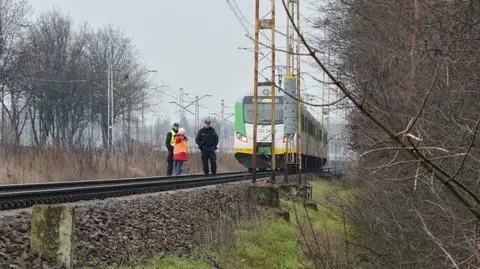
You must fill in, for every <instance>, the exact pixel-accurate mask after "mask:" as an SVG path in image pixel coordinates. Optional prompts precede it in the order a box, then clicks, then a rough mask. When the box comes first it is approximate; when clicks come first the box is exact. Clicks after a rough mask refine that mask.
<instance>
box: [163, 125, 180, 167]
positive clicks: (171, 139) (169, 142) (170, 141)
mask: <svg viewBox="0 0 480 269" xmlns="http://www.w3.org/2000/svg"><path fill="white" fill-rule="evenodd" d="M179 126H180V125H179V124H178V123H176V122H175V123H174V124H173V125H172V129H171V130H170V131H169V132H168V133H167V137H166V138H165V146H166V147H167V150H168V156H167V176H171V175H172V172H173V145H174V143H175V136H176V135H177V132H178V127H179Z"/></svg>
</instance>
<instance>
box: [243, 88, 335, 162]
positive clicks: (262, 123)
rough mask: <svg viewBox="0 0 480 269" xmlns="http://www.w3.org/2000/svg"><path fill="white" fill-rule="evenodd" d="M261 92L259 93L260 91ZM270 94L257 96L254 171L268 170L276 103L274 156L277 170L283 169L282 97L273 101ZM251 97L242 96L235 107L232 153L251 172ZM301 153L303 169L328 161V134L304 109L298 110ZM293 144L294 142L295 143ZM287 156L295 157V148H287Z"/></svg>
mask: <svg viewBox="0 0 480 269" xmlns="http://www.w3.org/2000/svg"><path fill="white" fill-rule="evenodd" d="M259 92H260V91H259ZM269 92H270V91H268V90H264V91H262V94H259V96H258V118H257V121H258V125H257V166H256V167H257V168H258V169H262V170H263V169H269V168H270V167H271V160H272V135H271V130H272V128H271V123H272V102H275V107H276V108H275V110H276V119H275V155H276V167H277V168H283V167H284V165H285V158H284V157H285V152H286V145H287V144H286V142H287V140H286V137H285V136H284V132H283V131H284V125H283V117H284V115H283V114H284V113H283V111H284V107H283V104H284V101H285V97H284V96H283V95H279V96H276V97H275V99H274V100H273V99H272V96H271V94H269ZM253 120H254V113H253V95H246V96H243V97H242V98H241V99H240V100H238V101H237V102H236V103H235V142H234V152H235V158H236V160H237V161H238V162H239V163H240V164H242V165H243V166H245V167H247V168H248V169H250V170H251V169H252V168H253V165H252V154H253ZM301 120H302V123H301V126H302V128H301V132H300V152H301V159H302V167H303V168H304V169H307V170H309V169H312V168H321V167H322V166H323V165H325V163H326V161H327V154H328V143H327V131H326V129H325V128H324V127H323V126H322V124H321V123H320V122H318V121H317V120H316V119H315V118H314V117H313V116H312V115H311V114H310V113H309V112H308V111H307V110H306V109H305V108H304V107H303V108H302V110H301ZM294 141H296V138H295V139H294ZM288 151H289V152H290V153H294V154H296V152H297V145H296V143H295V142H294V144H293V147H292V146H290V147H289V148H288Z"/></svg>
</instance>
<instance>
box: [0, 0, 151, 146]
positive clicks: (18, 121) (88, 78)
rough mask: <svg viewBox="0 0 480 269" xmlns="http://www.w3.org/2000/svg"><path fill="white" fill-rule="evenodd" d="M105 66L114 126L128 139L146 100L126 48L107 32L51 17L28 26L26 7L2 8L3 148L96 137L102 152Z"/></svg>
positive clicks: (116, 33) (142, 72) (13, 1)
mask: <svg viewBox="0 0 480 269" xmlns="http://www.w3.org/2000/svg"><path fill="white" fill-rule="evenodd" d="M109 63H110V64H111V65H112V67H113V68H112V69H113V81H114V109H113V110H114V118H115V121H117V122H124V123H125V122H126V125H127V126H121V128H126V130H125V132H126V133H127V136H128V139H130V135H131V129H130V124H131V123H133V122H135V121H137V122H138V120H139V117H140V113H141V112H143V111H144V109H145V106H146V103H145V99H146V97H148V95H149V94H150V92H149V90H148V89H149V87H150V85H149V80H148V79H147V72H146V69H145V67H144V66H143V65H142V64H141V63H140V60H139V57H138V53H137V51H136V49H135V47H134V46H133V44H132V42H131V40H130V39H129V38H128V37H126V36H125V35H124V34H123V33H122V32H121V31H120V30H117V29H115V28H114V27H112V26H105V27H102V28H100V29H92V28H90V27H89V26H88V25H86V24H84V25H81V26H80V27H76V26H75V25H74V23H73V21H72V19H71V18H70V17H69V16H68V15H65V14H62V13H61V12H59V11H56V10H52V11H47V12H45V13H43V14H41V15H40V16H38V17H37V18H35V19H31V9H30V7H29V5H28V3H27V1H21V0H0V97H1V104H2V121H1V135H2V143H4V144H5V143H8V144H13V145H19V144H21V141H22V137H23V136H28V137H29V138H30V139H29V140H30V141H29V143H30V144H33V145H35V146H46V145H53V146H55V147H60V148H74V147H75V146H79V145H81V144H83V143H84V142H85V141H88V139H89V138H90V137H91V136H92V133H93V132H94V131H95V132H98V131H97V130H101V140H102V144H103V146H104V147H106V146H107V133H108V121H107V113H108V112H107V66H108V64H109ZM94 127H97V130H94ZM26 132H27V133H26Z"/></svg>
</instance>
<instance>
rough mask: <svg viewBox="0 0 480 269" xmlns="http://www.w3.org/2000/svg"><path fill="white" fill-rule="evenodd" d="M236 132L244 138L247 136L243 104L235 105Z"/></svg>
mask: <svg viewBox="0 0 480 269" xmlns="http://www.w3.org/2000/svg"><path fill="white" fill-rule="evenodd" d="M235 132H238V133H240V134H241V135H243V136H247V129H246V127H245V122H244V120H243V105H242V103H235Z"/></svg>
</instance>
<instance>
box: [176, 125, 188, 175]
mask: <svg viewBox="0 0 480 269" xmlns="http://www.w3.org/2000/svg"><path fill="white" fill-rule="evenodd" d="M173 160H174V161H175V175H177V176H179V175H181V174H182V167H183V163H184V162H185V161H186V160H188V139H187V137H186V136H185V129H183V128H180V129H178V133H177V135H176V136H175V142H174V144H173Z"/></svg>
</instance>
